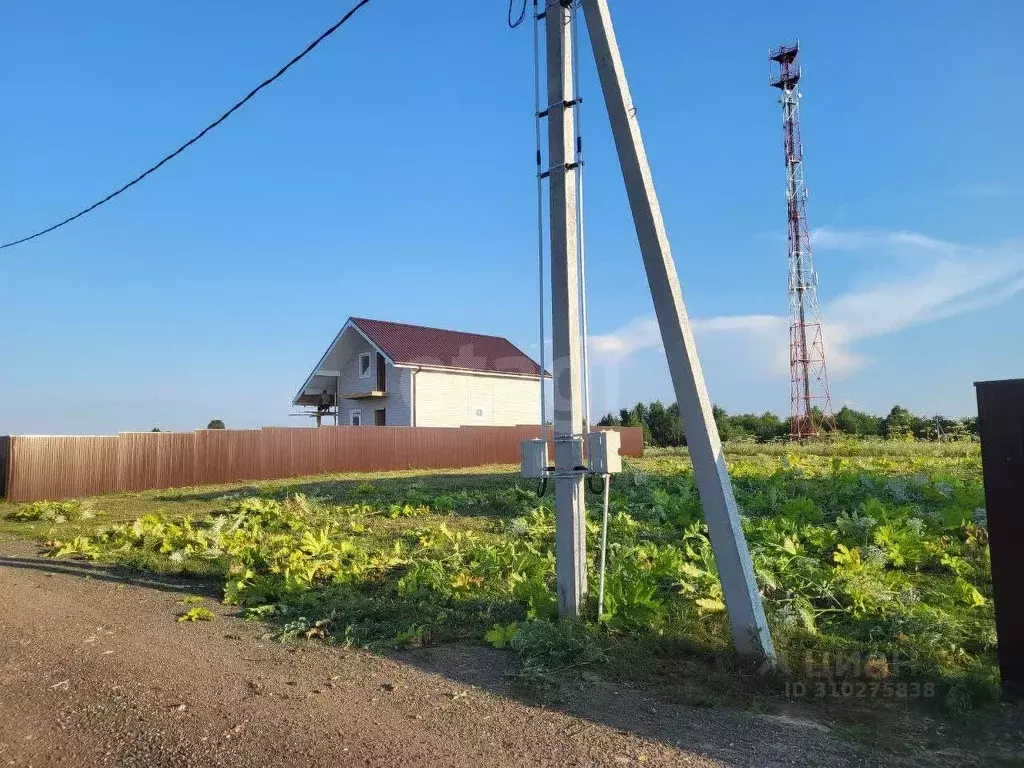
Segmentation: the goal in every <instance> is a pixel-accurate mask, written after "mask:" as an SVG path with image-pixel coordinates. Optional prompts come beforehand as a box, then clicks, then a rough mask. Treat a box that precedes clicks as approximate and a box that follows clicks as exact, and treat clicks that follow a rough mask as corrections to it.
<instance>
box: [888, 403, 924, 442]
mask: <svg viewBox="0 0 1024 768" xmlns="http://www.w3.org/2000/svg"><path fill="white" fill-rule="evenodd" d="M917 421H918V419H917V418H916V417H915V416H914V414H912V413H911V412H910V411H908V410H907V409H906V408H904V407H903V406H902V405H894V406H893V407H892V410H891V411H889V415H888V416H886V417H885V419H884V421H883V427H882V429H883V434H884V435H885V438H886V439H887V440H906V439H908V438H911V437H913V436H914V427H915V426H916V425H917Z"/></svg>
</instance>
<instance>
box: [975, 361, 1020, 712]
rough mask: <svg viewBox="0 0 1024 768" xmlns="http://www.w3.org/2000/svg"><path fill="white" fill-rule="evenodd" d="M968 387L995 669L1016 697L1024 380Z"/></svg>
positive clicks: (1009, 695)
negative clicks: (972, 396)
mask: <svg viewBox="0 0 1024 768" xmlns="http://www.w3.org/2000/svg"><path fill="white" fill-rule="evenodd" d="M974 386H975V387H976V389H977V395H978V434H979V435H980V436H981V463H982V470H983V474H984V478H985V512H986V515H987V517H988V541H989V544H988V546H989V554H990V555H991V557H992V593H993V597H994V602H995V611H996V634H997V636H998V644H997V646H998V650H999V668H1000V672H1001V673H1002V678H1003V693H1004V694H1005V696H1006V698H1008V699H1014V700H1018V701H1019V700H1021V699H1024V593H1022V591H1021V583H1022V582H1024V559H1022V558H1021V556H1020V545H1021V542H1022V541H1024V514H1021V513H1022V512H1024V379H1010V380H1007V381H980V382H977V383H976V384H975V385H974Z"/></svg>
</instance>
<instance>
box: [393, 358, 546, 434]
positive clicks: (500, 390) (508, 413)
mask: <svg viewBox="0 0 1024 768" xmlns="http://www.w3.org/2000/svg"><path fill="white" fill-rule="evenodd" d="M413 391H414V396H415V398H416V409H415V410H416V412H415V419H416V426H417V427H458V426H462V425H466V426H473V425H476V426H514V425H516V424H532V423H534V422H536V421H538V420H539V419H540V382H539V381H537V380H536V379H523V378H510V377H503V376H487V375H484V374H467V373H443V372H440V371H419V372H418V373H416V374H415V385H414V390H413Z"/></svg>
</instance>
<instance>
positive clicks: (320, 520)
mask: <svg viewBox="0 0 1024 768" xmlns="http://www.w3.org/2000/svg"><path fill="white" fill-rule="evenodd" d="M858 446H860V448H859V449H858ZM727 457H728V461H729V466H730V472H731V475H732V477H733V482H734V487H735V490H736V497H737V501H738V503H739V504H740V507H741V513H742V517H743V527H744V531H745V533H746V535H747V539H748V542H749V545H750V550H751V553H752V557H753V560H754V566H755V572H756V574H757V577H758V582H759V585H760V587H761V590H762V593H763V595H764V598H765V608H766V612H767V614H768V619H769V624H770V626H771V629H772V633H773V637H774V639H775V642H776V646H777V649H778V651H779V654H780V659H781V660H782V662H783V664H784V670H783V671H781V672H776V673H772V674H769V675H761V674H759V673H758V670H757V669H756V666H753V667H752V666H751V665H750V664H749V663H748V662H746V661H744V660H742V659H738V658H736V657H735V656H734V655H733V654H732V647H731V640H730V639H729V638H730V633H729V625H728V620H727V616H726V614H725V612H724V605H723V602H722V593H721V587H720V585H719V582H718V577H717V570H716V565H715V562H714V557H713V554H712V547H711V544H710V541H709V538H708V532H707V528H706V526H705V525H704V523H703V519H702V513H701V508H700V502H699V498H698V496H697V493H696V489H695V487H694V482H693V475H692V469H691V467H690V465H689V460H688V457H687V456H686V455H685V452H680V451H667V450H662V451H652V452H651V455H650V456H649V457H648V458H645V459H643V460H639V461H632V462H629V465H628V470H627V472H625V473H624V474H622V475H620V476H617V477H616V478H615V480H614V482H613V484H612V496H611V508H612V516H611V517H612V524H611V529H610V535H609V542H610V548H609V572H608V585H607V597H608V599H607V603H606V606H605V612H604V613H603V615H602V616H601V618H600V620H597V619H596V613H597V606H596V605H595V604H594V601H593V598H591V601H590V603H589V604H588V605H587V607H586V608H587V616H589V617H591V618H590V619H589V620H587V621H585V622H583V623H578V624H564V623H557V622H556V621H555V598H554V590H553V579H554V555H553V542H554V517H553V512H552V509H551V504H552V500H551V498H550V496H548V497H546V498H544V499H541V500H539V501H538V499H537V498H536V497H535V495H534V489H533V487H532V485H528V484H527V483H526V482H524V481H522V480H520V479H519V478H518V477H517V475H516V474H515V473H514V468H511V467H491V468H481V469H479V470H475V471H458V472H448V473H431V474H429V475H426V474H424V473H423V472H403V473H385V474H379V475H373V476H368V475H347V476H333V477H320V478H305V479H295V480H289V481H287V482H285V481H276V482H263V483H247V484H233V485H227V486H218V487H215V488H203V489H179V490H175V491H162V492H147V493H141V494H126V495H112V496H104V497H97V498H95V499H90V500H86V501H85V502H83V503H79V504H77V505H72V506H71V507H65V508H62V509H63V511H62V513H61V515H60V517H61V519H60V520H58V519H57V515H56V514H53V515H49V516H48V517H49V519H41V517H42V514H40V515H39V516H38V517H39V518H40V519H28V520H26V519H19V518H26V517H29V518H31V517H37V516H36V515H35V513H34V512H33V513H26V512H25V511H24V510H25V508H24V507H23V506H22V505H12V504H8V503H4V504H0V531H3V532H6V533H9V534H14V535H18V536H25V537H31V538H35V539H38V540H40V541H43V542H49V544H48V545H47V547H48V551H50V552H51V553H53V554H58V553H59V554H61V555H79V556H84V557H90V558H94V559H101V560H108V561H113V562H118V563H121V564H124V565H128V566H132V567H136V568H144V569H149V570H159V571H165V572H176V573H184V574H191V575H196V576H202V577H205V578H209V579H215V580H217V581H218V582H219V584H220V585H222V587H223V589H224V597H225V601H226V602H229V603H233V604H237V605H239V606H240V607H241V608H242V610H243V612H244V614H245V615H247V616H248V617H250V618H254V619H260V620H263V621H267V622H270V623H272V624H273V625H274V626H276V627H277V631H278V632H279V634H280V635H281V636H282V637H285V638H317V639H322V640H325V641H328V642H335V643H341V644H348V645H356V646H361V647H368V648H371V649H374V650H380V651H386V650H392V649H400V648H406V647H415V646H421V645H430V644H436V643H446V642H465V641H468V642H474V643H481V644H483V643H485V642H490V643H492V644H495V645H501V646H504V647H506V648H508V649H509V652H512V653H515V654H517V656H518V657H519V659H520V662H521V665H522V669H523V671H524V673H526V674H529V675H531V676H533V677H537V676H542V675H544V674H546V673H547V672H549V671H550V670H552V669H554V670H562V669H565V668H567V667H576V666H580V665H589V666H594V665H598V666H600V668H601V669H602V670H603V671H604V674H607V675H610V676H612V677H613V678H616V679H623V680H633V681H639V682H641V683H643V684H646V685H650V686H664V685H671V686H674V690H677V691H678V690H685V691H686V692H687V693H686V694H685V695H684V696H683V697H682V700H685V701H688V702H690V703H705V702H720V701H723V700H729V701H742V702H745V703H747V704H751V703H752V702H757V701H760V702H765V701H768V702H778V701H781V700H783V699H784V697H785V691H787V690H790V689H787V688H786V684H787V683H790V684H791V683H793V682H803V683H806V684H819V683H820V682H821V681H822V680H827V681H829V682H830V683H834V684H835V685H836V686H838V687H837V688H836V689H835V694H834V695H832V691H830V690H829V691H826V694H828V695H825V696H823V697H817V698H816V697H815V696H814V691H815V689H814V688H811V689H810V696H809V697H808V698H806V699H804V701H806V703H808V704H810V705H812V706H817V707H821V708H824V709H827V710H829V711H832V710H833V709H834V708H835V707H836V706H837V705H836V701H835V697H836V696H840V697H841V696H843V695H844V693H843V692H844V691H845V690H847V689H846V688H844V687H843V686H844V684H845V685H848V686H850V687H849V688H848V690H849V691H850V695H851V696H853V697H855V698H857V700H856V701H852V700H851V701H846V702H843V704H844V705H845V706H846V709H845V710H844V711H846V712H847V713H849V712H852V711H854V710H857V711H860V710H864V709H868V710H870V709H872V708H874V710H875V711H878V712H888V711H890V710H891V708H892V707H893V706H910V707H918V706H924V707H928V708H931V709H940V710H942V709H944V710H947V711H955V712H960V713H964V712H967V711H968V710H970V709H972V708H975V707H978V706H980V705H985V704H988V703H990V702H992V701H994V700H995V697H996V695H997V686H996V680H997V673H996V665H995V632H994V621H993V612H992V602H991V583H990V575H989V563H988V548H987V530H986V528H985V525H984V517H983V510H982V509H981V508H982V507H983V506H984V501H983V492H982V487H981V470H980V458H979V455H978V450H977V446H976V445H971V444H955V445H949V444H946V445H941V447H934V446H927V447H922V446H920V445H918V444H902V443H878V442H876V443H863V444H857V443H852V442H849V441H846V442H844V443H841V444H830V445H825V446H805V447H801V448H799V449H796V450H794V449H793V448H792V447H787V446H775V445H767V446H765V445H753V444H733V445H729V446H727ZM587 503H588V507H589V509H590V510H591V518H590V519H591V521H593V520H596V519H597V518H598V515H597V514H596V511H597V510H598V509H599V500H598V498H597V497H589V498H588V502H587ZM83 509H85V510H87V511H89V512H90V513H91V515H88V516H83V515H81V514H80V511H81V510H83ZM598 535H599V531H598V528H597V526H596V525H595V524H593V523H591V524H590V525H589V527H588V546H589V559H590V562H589V570H590V578H591V583H592V585H595V584H596V577H597V574H596V572H595V554H596V551H597V542H598ZM496 628H497V629H500V632H498V631H496ZM826 674H827V675H828V676H827V677H822V675H826ZM875 683H877V684H878V687H877V688H876V689H875V690H874V692H872V689H871V688H870V687H869V686H871V685H872V684H875ZM861 684H863V686H864V693H863V696H861V697H858V690H859V688H860V686H861ZM890 684H891V692H890V693H889V694H887V693H886V691H887V690H888V688H887V686H888V685H890ZM902 685H906V686H908V688H906V689H902V690H903V693H902V695H901V694H900V690H901V688H900V687H899V686H902Z"/></svg>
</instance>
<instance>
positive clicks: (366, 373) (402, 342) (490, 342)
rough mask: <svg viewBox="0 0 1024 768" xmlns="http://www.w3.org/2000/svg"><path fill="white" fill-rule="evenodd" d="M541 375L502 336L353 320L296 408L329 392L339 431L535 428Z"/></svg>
mask: <svg viewBox="0 0 1024 768" xmlns="http://www.w3.org/2000/svg"><path fill="white" fill-rule="evenodd" d="M540 375H541V372H540V366H538V365H537V363H536V362H535V361H533V360H532V359H531V358H530V357H528V356H527V355H526V354H525V353H524V352H522V351H521V350H520V349H518V348H517V347H516V346H515V345H514V344H512V342H510V341H509V340H508V339H504V338H501V337H499V336H484V335H481V334H477V333H462V332H460V331H445V330H441V329H439V328H425V327H423V326H418V325H407V324H404V323H389V322H384V321H381V320H367V319H364V318H359V317H353V318H349V320H348V322H346V323H345V325H344V327H343V328H342V329H341V331H339V332H338V335H337V336H335V338H334V341H332V342H331V345H330V347H328V349H327V352H326V353H324V356H323V357H322V358H320V362H319V363H317V364H316V366H315V367H314V368H313V370H312V372H311V373H310V374H309V376H308V377H307V378H306V381H305V382H304V383H303V385H302V387H301V388H300V389H299V391H298V393H297V394H296V395H295V398H294V399H293V400H292V405H298V406H315V405H317V403H318V402H319V401H320V398H321V396H322V394H323V393H324V392H325V391H326V392H327V393H328V395H329V396H330V398H331V402H332V403H337V415H336V420H337V423H339V424H342V425H351V426H392V427H393V426H403V427H408V426H413V427H458V426H464V425H477V426H512V425H516V424H533V423H536V422H537V421H538V420H539V417H540ZM545 377H547V378H550V374H548V373H545Z"/></svg>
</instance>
